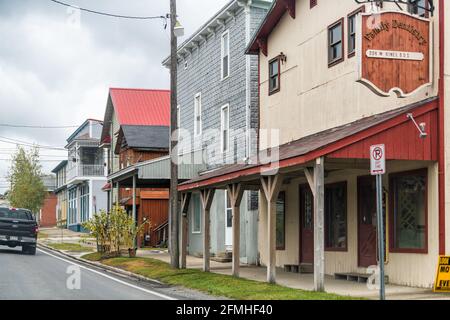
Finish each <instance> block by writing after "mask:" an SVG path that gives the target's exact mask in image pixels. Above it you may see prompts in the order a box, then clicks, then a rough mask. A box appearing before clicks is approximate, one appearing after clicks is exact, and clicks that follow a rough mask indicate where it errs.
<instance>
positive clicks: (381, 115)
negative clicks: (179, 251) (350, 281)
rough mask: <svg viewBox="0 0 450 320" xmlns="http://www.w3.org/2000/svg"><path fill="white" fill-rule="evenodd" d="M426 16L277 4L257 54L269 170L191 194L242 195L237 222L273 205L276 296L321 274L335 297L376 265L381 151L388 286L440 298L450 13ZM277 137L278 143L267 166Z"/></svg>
mask: <svg viewBox="0 0 450 320" xmlns="http://www.w3.org/2000/svg"><path fill="white" fill-rule="evenodd" d="M380 3H381V2H380ZM415 4H416V5H417V4H418V5H419V6H416V5H413V4H411V5H401V6H402V9H403V10H402V11H400V10H399V8H398V7H397V5H396V4H394V3H389V2H386V1H384V3H383V4H382V5H381V4H380V5H376V4H375V3H372V4H370V3H368V4H363V5H361V4H357V3H356V2H355V1H353V0H345V1H333V0H319V1H306V0H297V1H296V0H285V1H280V0H279V1H275V3H274V4H273V6H272V8H271V10H270V11H269V14H268V15H267V17H266V19H265V20H264V22H263V23H262V25H261V26H260V28H259V31H258V33H257V34H256V36H255V37H254V39H253V41H252V43H251V45H250V46H249V48H248V50H247V51H248V53H249V54H255V55H258V56H259V70H260V72H259V88H260V107H259V118H260V121H259V125H260V139H259V150H260V152H259V158H255V159H252V161H248V162H247V163H237V164H234V165H233V166H230V167H227V168H226V169H223V170H222V171H216V172H214V173H211V174H207V175H204V176H202V177H201V178H199V179H195V180H191V181H189V182H187V183H185V184H183V185H181V186H180V191H182V192H184V193H189V192H192V191H198V190H200V191H201V192H202V194H205V195H206V194H207V193H208V192H210V190H216V189H223V188H227V189H228V190H231V191H232V190H235V194H236V198H235V199H236V203H235V205H234V206H233V210H234V212H233V218H234V217H236V218H238V215H239V210H238V205H237V204H239V202H240V198H239V195H240V192H241V190H259V191H260V192H259V195H260V196H259V223H258V226H259V230H258V244H259V248H258V251H259V256H260V263H261V264H262V265H265V266H267V280H268V281H269V282H275V281H276V267H285V268H286V269H288V270H293V271H295V272H301V273H314V283H315V289H316V290H323V289H324V286H325V287H326V281H324V279H325V275H329V276H336V275H340V274H351V273H358V274H366V273H368V272H369V270H370V268H369V267H371V266H374V265H376V264H377V254H376V250H377V247H376V243H377V241H376V240H377V238H376V237H377V236H376V218H375V215H376V203H375V189H374V186H375V179H374V177H372V176H370V170H369V167H370V166H369V156H370V155H369V149H370V146H371V145H374V144H380V143H382V144H385V146H386V157H387V174H385V175H384V176H383V189H384V192H383V195H384V197H383V205H384V208H385V210H384V211H385V217H386V219H385V221H386V223H385V227H386V230H387V231H386V235H387V236H386V261H385V266H386V275H387V276H388V278H389V282H390V283H393V284H401V285H409V286H417V287H425V288H430V287H431V286H432V283H433V280H434V276H435V268H436V263H437V261H438V256H439V254H445V253H446V251H447V250H446V249H448V248H449V245H450V236H449V233H448V232H446V229H447V230H448V223H449V220H450V217H448V214H446V212H447V213H448V212H449V210H447V211H446V210H445V209H446V207H447V209H449V199H450V198H449V196H450V195H449V193H448V190H449V187H450V186H449V185H448V184H449V181H450V180H449V179H448V176H447V175H446V174H447V173H446V170H445V169H446V168H448V164H447V163H448V162H447V161H446V158H445V152H446V151H449V150H450V149H449V146H450V145H449V143H448V139H446V138H447V137H448V131H447V128H446V127H444V124H445V123H447V122H448V120H447V121H445V120H446V118H445V117H448V116H447V114H446V113H444V107H445V102H446V100H445V99H446V97H445V93H446V91H447V86H446V82H445V80H446V77H445V76H444V74H446V72H445V68H446V67H447V65H446V61H444V53H445V43H446V41H445V40H446V39H445V38H446V37H445V34H444V20H445V18H446V15H447V13H446V12H445V11H444V9H443V5H444V3H443V1H434V2H432V1H418V2H417V3H415ZM433 5H434V6H433ZM422 7H423V8H424V9H422ZM447 34H448V32H447ZM268 132H269V133H268ZM273 132H276V134H274V133H273ZM270 134H271V135H272V140H278V141H277V143H274V141H271V147H272V146H275V148H273V147H272V148H270V150H271V159H270V161H269V162H267V161H262V160H261V159H263V155H264V154H267V150H268V149H269V148H268V147H267V146H268V145H267V142H266V140H267V139H265V138H264V137H265V135H270ZM206 209H207V208H206ZM206 213H207V211H206ZM233 234H234V236H235V241H239V238H238V233H237V232H236V233H233ZM233 269H234V274H235V275H238V274H239V265H238V264H236V263H234V264H233Z"/></svg>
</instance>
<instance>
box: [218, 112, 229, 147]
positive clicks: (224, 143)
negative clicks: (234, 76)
mask: <svg viewBox="0 0 450 320" xmlns="http://www.w3.org/2000/svg"><path fill="white" fill-rule="evenodd" d="M220 132H221V150H222V152H226V151H228V148H229V144H230V106H229V105H228V104H227V105H224V106H223V107H222V111H221V116H220Z"/></svg>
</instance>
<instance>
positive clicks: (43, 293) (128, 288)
mask: <svg viewBox="0 0 450 320" xmlns="http://www.w3.org/2000/svg"><path fill="white" fill-rule="evenodd" d="M161 291H164V288H160V287H158V285H157V284H156V285H152V284H148V283H142V282H136V281H133V280H129V279H125V278H123V277H120V276H116V275H112V274H110V273H106V272H104V271H102V270H101V269H94V268H92V267H90V266H87V265H82V264H79V263H78V262H75V261H72V260H70V259H68V258H65V257H63V256H59V255H58V254H56V253H53V252H46V251H42V250H40V249H38V251H37V253H36V255H35V256H30V255H23V254H22V253H21V251H20V248H18V249H10V248H7V247H3V246H0V300H5V299H6V300H8V299H20V300H169V299H173V298H177V297H176V296H174V295H172V294H170V293H169V294H168V293H167V292H166V293H161Z"/></svg>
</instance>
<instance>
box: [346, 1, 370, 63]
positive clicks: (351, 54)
mask: <svg viewBox="0 0 450 320" xmlns="http://www.w3.org/2000/svg"><path fill="white" fill-rule="evenodd" d="M364 12H366V6H364V5H363V6H361V7H359V8H358V9H356V10H354V11H352V12H350V13H349V14H348V15H347V50H349V49H350V23H349V21H350V18H351V17H353V16H356V15H357V14H358V13H364ZM355 32H356V30H355ZM355 40H358V39H357V34H356V33H355ZM356 47H357V45H356V41H355V50H353V51H352V52H349V53H348V54H347V57H348V58H352V57H354V56H356Z"/></svg>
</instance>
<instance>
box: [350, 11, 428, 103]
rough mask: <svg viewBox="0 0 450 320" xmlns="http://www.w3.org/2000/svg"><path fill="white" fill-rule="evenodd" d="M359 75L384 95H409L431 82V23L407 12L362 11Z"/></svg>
mask: <svg viewBox="0 0 450 320" xmlns="http://www.w3.org/2000/svg"><path fill="white" fill-rule="evenodd" d="M358 22H359V24H358V30H359V35H360V38H359V39H360V41H359V50H358V56H359V77H358V81H359V82H361V83H363V84H365V85H367V86H368V87H369V88H370V89H372V90H373V91H374V92H375V93H377V94H379V95H381V96H390V95H391V93H392V92H395V93H396V94H397V95H398V96H399V97H406V96H409V95H411V94H413V93H414V92H415V91H416V90H418V89H420V88H422V87H424V86H429V85H431V81H432V80H431V79H432V66H431V48H432V41H433V39H432V36H431V32H432V31H431V30H432V29H431V22H430V20H429V19H425V18H420V17H417V16H413V15H410V14H408V13H405V12H397V11H385V12H380V13H375V14H374V13H362V14H361V15H360V17H359V20H358Z"/></svg>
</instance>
